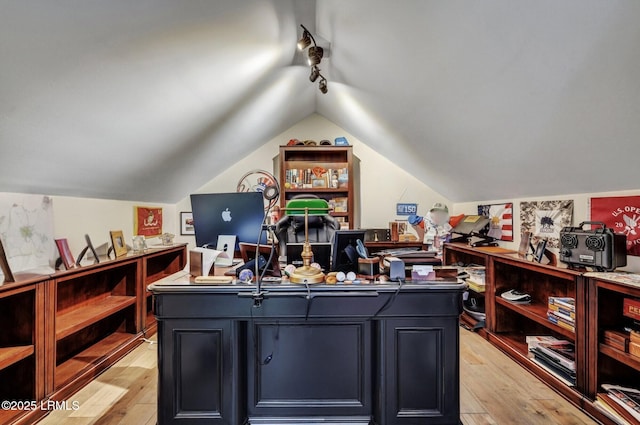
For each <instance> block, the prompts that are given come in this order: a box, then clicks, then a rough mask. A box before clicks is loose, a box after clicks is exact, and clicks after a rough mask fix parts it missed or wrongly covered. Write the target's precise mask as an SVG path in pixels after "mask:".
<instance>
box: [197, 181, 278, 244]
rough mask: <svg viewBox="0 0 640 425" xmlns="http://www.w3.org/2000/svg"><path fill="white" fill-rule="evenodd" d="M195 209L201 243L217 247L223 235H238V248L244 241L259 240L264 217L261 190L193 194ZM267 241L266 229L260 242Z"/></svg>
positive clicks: (254, 241) (198, 240)
mask: <svg viewBox="0 0 640 425" xmlns="http://www.w3.org/2000/svg"><path fill="white" fill-rule="evenodd" d="M191 210H192V212H193V227H194V230H195V233H196V245H197V246H205V245H208V246H210V247H212V248H215V247H216V246H217V241H218V236H219V235H236V236H237V239H236V246H235V250H236V251H239V249H240V247H239V245H238V244H239V243H240V242H249V243H258V236H259V235H260V233H261V232H260V229H261V228H262V222H263V220H264V201H263V200H262V194H261V193H259V192H233V193H198V194H193V195H191ZM266 242H267V235H266V232H262V237H261V241H260V243H266Z"/></svg>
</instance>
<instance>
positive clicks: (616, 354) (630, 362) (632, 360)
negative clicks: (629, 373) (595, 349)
mask: <svg viewBox="0 0 640 425" xmlns="http://www.w3.org/2000/svg"><path fill="white" fill-rule="evenodd" d="M600 352H601V353H602V354H604V355H605V356H609V357H611V358H612V359H614V360H617V361H619V362H620V363H623V364H625V365H627V366H629V367H630V368H633V369H636V370H640V358H638V357H634V356H632V355H631V354H629V353H625V352H624V351H620V350H618V349H616V348H614V347H610V346H608V345H606V344H600Z"/></svg>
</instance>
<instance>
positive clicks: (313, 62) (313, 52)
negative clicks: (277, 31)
mask: <svg viewBox="0 0 640 425" xmlns="http://www.w3.org/2000/svg"><path fill="white" fill-rule="evenodd" d="M300 26H301V27H302V37H300V39H299V40H298V44H297V46H298V50H300V51H303V50H304V49H306V48H308V49H309V50H308V51H307V63H308V64H309V66H310V67H311V74H310V75H309V81H311V82H312V83H315V82H316V80H317V79H318V78H320V82H319V83H318V89H320V92H322V94H327V91H328V89H327V79H326V78H325V77H324V75H322V74H321V73H320V68H319V67H318V65H320V62H322V58H323V57H324V48H322V47H320V46H318V44H317V43H316V39H315V38H314V37H313V35H312V34H311V32H310V31H309V30H308V29H307V28H306V27H305V26H304V25H300Z"/></svg>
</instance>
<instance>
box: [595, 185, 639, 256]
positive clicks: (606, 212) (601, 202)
mask: <svg viewBox="0 0 640 425" xmlns="http://www.w3.org/2000/svg"><path fill="white" fill-rule="evenodd" d="M591 221H601V222H603V223H604V224H606V225H607V227H610V228H611V229H612V230H613V231H614V232H616V233H624V234H625V235H627V254H628V255H635V256H640V196H615V197H608V198H591Z"/></svg>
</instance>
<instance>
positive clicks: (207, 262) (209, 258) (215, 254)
mask: <svg viewBox="0 0 640 425" xmlns="http://www.w3.org/2000/svg"><path fill="white" fill-rule="evenodd" d="M191 252H197V253H200V254H201V255H202V257H201V258H202V259H201V269H199V270H198V271H195V270H193V268H192V267H191V266H192V265H191V264H188V265H187V267H185V271H191V274H193V275H194V276H208V275H209V273H211V267H213V264H214V263H215V262H216V259H217V258H228V256H227V254H226V253H224V252H223V251H218V250H216V249H209V248H200V247H197V248H194V249H192V250H191ZM190 257H191V256H190ZM194 273H199V274H197V275H196V274H194Z"/></svg>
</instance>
